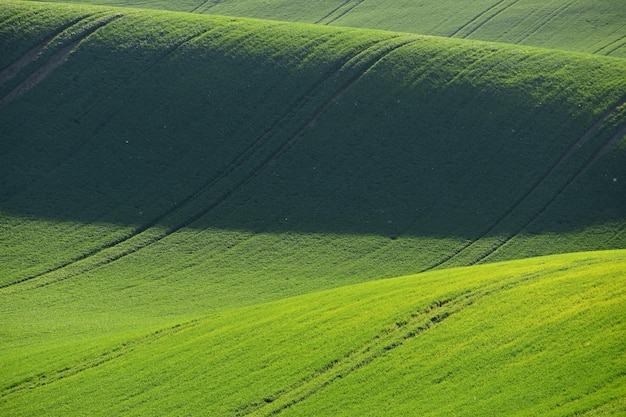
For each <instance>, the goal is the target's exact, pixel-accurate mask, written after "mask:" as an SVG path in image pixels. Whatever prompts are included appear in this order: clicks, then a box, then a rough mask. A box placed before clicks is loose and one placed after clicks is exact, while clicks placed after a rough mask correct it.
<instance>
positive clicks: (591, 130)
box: [421, 100, 626, 272]
mask: <svg viewBox="0 0 626 417" xmlns="http://www.w3.org/2000/svg"><path fill="white" fill-rule="evenodd" d="M624 104H626V103H624V102H623V101H621V100H620V102H619V104H617V105H615V106H613V107H612V108H611V109H610V110H609V111H608V112H606V113H605V114H604V115H603V116H602V117H601V118H600V119H599V120H597V121H596V122H595V123H594V124H593V125H592V126H591V127H590V128H589V129H587V131H585V133H583V134H582V135H581V136H580V138H578V140H577V141H576V142H575V143H574V144H573V145H572V146H570V147H569V148H568V149H567V150H566V151H565V152H564V153H563V154H562V156H561V157H559V158H558V159H557V160H556V161H555V162H554V163H553V164H552V165H551V166H550V168H549V169H548V171H546V173H545V174H544V175H542V176H541V177H540V178H539V179H538V180H537V181H535V183H534V184H533V185H532V186H531V187H530V188H529V189H528V190H527V191H526V192H524V193H523V194H522V195H521V196H520V197H519V198H518V199H517V200H516V201H515V202H514V203H513V205H512V206H511V207H510V208H509V209H508V210H507V211H506V212H505V213H504V214H503V215H502V216H501V217H500V218H499V219H498V220H497V221H496V222H495V223H493V224H492V225H491V226H490V227H489V228H488V229H487V230H486V231H485V232H483V233H482V234H481V235H480V236H478V237H477V238H476V239H474V240H472V241H470V242H468V243H467V244H466V245H464V246H462V247H461V248H460V249H459V250H458V251H455V252H454V253H452V254H450V255H449V256H446V257H445V258H443V259H441V260H440V261H438V262H436V263H435V264H433V265H432V266H430V267H428V268H426V269H424V270H423V271H421V272H424V271H428V270H431V269H435V268H438V267H441V266H442V265H444V264H446V263H448V262H450V261H452V260H453V259H455V258H456V257H458V256H459V255H461V254H463V253H464V252H466V251H469V250H471V249H472V248H473V247H474V246H476V245H478V242H480V241H482V240H483V239H484V238H486V237H488V236H489V235H491V234H492V232H493V231H494V230H496V229H497V228H498V227H499V226H501V225H502V224H503V223H504V222H505V220H507V219H508V218H509V216H511V214H513V213H514V212H515V211H516V210H517V209H518V208H519V207H520V206H521V205H522V204H523V203H524V202H526V201H527V200H528V198H529V197H530V196H531V195H532V194H533V193H535V192H538V190H539V188H540V187H541V186H542V185H543V184H544V183H546V182H548V181H549V179H550V177H551V176H552V174H553V173H554V172H555V171H556V170H557V169H558V168H560V167H561V166H562V165H563V164H564V163H565V162H566V161H567V160H568V159H569V158H570V157H571V156H572V155H573V154H574V153H575V152H576V151H578V150H579V149H580V148H581V147H582V146H583V145H584V144H585V143H586V142H588V141H589V140H590V139H591V138H592V137H593V136H594V135H595V134H597V133H598V131H599V130H600V128H601V126H602V125H603V124H604V123H605V122H606V121H607V119H609V117H611V116H612V115H613V114H615V113H616V112H617V111H618V108H619V107H621V106H623V105H624ZM624 133H626V127H624V128H622V129H621V130H620V131H619V132H618V133H617V134H616V135H614V136H612V137H611V139H610V140H609V141H607V142H606V143H605V144H604V145H603V146H602V147H601V148H600V149H599V150H597V151H596V153H595V154H594V156H592V158H590V159H589V160H588V162H587V163H585V164H584V165H583V166H582V167H581V168H579V170H578V171H577V173H576V174H575V175H574V176H573V177H571V178H570V179H569V180H568V181H567V182H566V183H565V185H563V186H562V187H561V188H560V189H559V190H557V192H556V194H555V195H554V196H553V197H552V198H551V199H550V200H549V201H548V202H547V203H546V204H545V205H544V206H542V208H541V209H540V210H539V211H537V212H536V213H535V214H534V215H531V217H530V219H529V220H528V221H526V222H525V223H524V225H523V226H522V227H518V228H517V230H516V231H515V232H511V233H508V234H509V236H508V237H507V238H506V239H504V240H502V241H501V242H498V243H497V244H496V245H494V246H492V247H491V248H490V249H489V250H488V251H487V252H486V253H483V254H481V255H479V256H478V257H475V258H473V259H472V260H471V261H470V262H469V265H473V264H475V263H477V262H480V261H481V260H484V259H485V258H487V257H488V256H490V255H491V254H493V253H494V252H495V251H496V250H498V249H499V248H500V247H502V246H503V245H505V244H506V243H507V242H508V241H510V240H511V239H512V238H513V237H515V236H516V235H517V234H519V233H520V232H521V231H522V230H524V229H525V228H526V227H527V226H528V225H529V224H530V223H532V222H533V221H534V220H535V219H536V218H537V217H539V215H540V214H541V213H543V212H544V211H545V210H546V209H547V207H548V206H549V205H550V204H552V202H553V201H554V200H556V198H557V197H558V196H559V195H560V194H561V193H562V192H563V190H565V188H567V187H568V186H569V184H571V183H572V182H573V181H574V180H575V179H576V178H578V177H579V176H580V175H581V174H582V172H584V171H585V170H586V169H587V167H589V166H590V165H592V164H593V163H594V162H595V160H597V158H599V157H600V156H601V154H602V152H603V150H605V149H608V148H609V147H610V146H611V145H612V144H613V143H615V142H616V141H618V140H619V139H621V137H623V134H624ZM620 135H621V136H620Z"/></svg>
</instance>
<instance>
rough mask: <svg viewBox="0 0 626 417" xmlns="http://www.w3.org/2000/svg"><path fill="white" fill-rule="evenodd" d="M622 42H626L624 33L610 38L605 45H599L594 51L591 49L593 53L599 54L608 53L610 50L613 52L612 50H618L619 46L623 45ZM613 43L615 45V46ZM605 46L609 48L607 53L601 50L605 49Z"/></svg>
mask: <svg viewBox="0 0 626 417" xmlns="http://www.w3.org/2000/svg"><path fill="white" fill-rule="evenodd" d="M624 43H626V35H624V36H620V37H619V38H617V39H614V40H612V41H611V42H609V43H607V44H606V45H603V46H601V47H600V48H598V49H596V50H595V51H593V53H594V54H601V55H608V54H610V53H611V52H614V51H616V50H618V49H619V48H621V47H622V46H624ZM615 45H617V46H615ZM607 48H611V49H610V51H609V52H608V53H604V52H602V51H603V50H605V49H607Z"/></svg>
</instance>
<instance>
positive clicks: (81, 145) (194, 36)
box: [0, 28, 217, 203]
mask: <svg viewBox="0 0 626 417" xmlns="http://www.w3.org/2000/svg"><path fill="white" fill-rule="evenodd" d="M216 29H217V28H211V29H209V30H204V31H200V32H199V33H196V34H191V35H188V36H186V37H185V38H183V39H182V40H181V41H180V42H179V43H177V44H175V45H173V46H172V47H171V48H169V49H168V50H167V51H166V52H165V53H164V54H162V55H161V56H160V57H158V58H157V59H156V60H155V61H153V62H152V63H151V64H149V65H147V66H146V67H145V68H144V69H143V70H142V71H139V72H138V73H137V74H136V75H135V76H134V83H135V84H136V83H137V81H138V80H139V79H141V77H142V76H143V75H145V74H146V73H147V72H148V71H150V70H151V69H152V68H154V67H155V66H156V65H158V64H159V63H161V62H162V61H164V60H165V59H167V57H169V56H170V55H171V54H173V53H174V52H175V51H176V50H177V49H178V48H180V47H181V46H183V45H185V44H187V43H189V42H191V41H193V40H195V39H197V38H200V37H202V36H205V35H207V34H208V33H211V32H212V31H214V30H216ZM132 84H133V83H129V80H121V81H119V82H118V83H117V85H116V86H114V87H112V88H111V89H110V91H111V92H116V91H120V90H122V89H126V88H128V86H129V85H132ZM102 101H103V100H99V101H93V102H92V103H91V104H90V105H89V106H88V107H87V108H86V109H85V110H84V112H83V113H82V114H81V115H80V116H79V117H77V118H76V119H77V120H79V121H80V120H82V119H84V118H85V117H86V116H88V115H89V114H91V113H92V112H94V111H98V110H99V109H100V104H101V102H102ZM104 126H105V124H102V125H99V126H98V128H97V129H95V130H93V132H92V136H95V135H96V134H98V133H99V132H100V131H101V130H102V129H103V128H104ZM89 139H90V138H85V139H84V140H83V141H81V142H80V143H79V144H78V146H76V147H74V148H73V149H72V152H70V153H68V154H67V155H66V156H65V157H64V158H63V159H62V160H60V161H59V162H58V163H56V164H55V165H54V166H53V167H51V168H49V169H48V170H47V171H45V172H44V173H43V175H42V176H40V178H39V179H38V180H34V181H33V182H31V183H30V184H28V185H34V184H37V182H38V181H41V180H43V179H45V178H46V177H48V176H50V175H51V174H53V173H54V172H55V171H56V170H58V169H60V168H61V167H63V166H64V165H66V164H68V163H69V162H70V161H71V160H72V159H73V158H74V157H76V156H77V155H79V154H80V152H81V151H82V150H83V149H84V148H85V146H86V145H87V144H88V143H89ZM26 191H28V189H27V188H25V187H22V188H21V189H20V190H18V192H17V193H15V194H13V195H9V196H3V198H2V199H0V202H2V203H4V202H7V201H10V200H11V199H12V198H15V197H16V196H19V195H20V194H21V193H24V192H26Z"/></svg>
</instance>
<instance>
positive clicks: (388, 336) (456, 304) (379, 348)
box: [233, 268, 556, 417]
mask: <svg viewBox="0 0 626 417" xmlns="http://www.w3.org/2000/svg"><path fill="white" fill-rule="evenodd" d="M554 269H555V270H556V268H554ZM543 273H545V271H541V272H532V273H529V274H526V275H521V276H517V277H514V278H505V279H503V280H501V281H497V282H495V283H490V284H486V285H483V286H480V287H478V288H475V289H472V290H468V291H465V292H463V293H460V294H457V295H454V296H448V297H445V298H442V299H440V300H437V301H435V302H433V303H432V304H431V305H430V306H428V307H426V308H424V309H421V310H418V311H416V312H414V313H412V314H410V315H409V316H405V317H404V318H401V319H398V320H396V323H395V324H393V325H391V326H390V327H389V328H387V329H386V330H384V331H382V332H381V333H379V334H377V335H375V336H374V337H373V338H372V339H370V340H369V341H367V342H365V343H364V344H362V345H361V346H360V347H358V348H356V349H354V350H352V351H351V352H348V353H347V354H346V355H344V356H343V357H342V358H339V359H336V360H333V361H331V362H330V363H328V364H327V365H326V366H325V367H324V368H323V369H321V370H319V371H318V372H316V373H314V374H312V375H309V376H308V377H306V378H305V379H303V380H301V381H300V382H297V383H295V384H293V385H292V386H290V387H287V388H285V389H283V390H281V391H278V392H275V393H273V394H270V395H268V396H266V397H265V398H264V399H263V401H259V402H256V403H253V404H246V405H244V406H241V407H240V408H239V409H238V410H236V413H235V414H234V415H233V417H269V416H275V415H278V414H280V413H281V412H283V411H285V410H286V409H288V408H290V407H294V406H297V405H298V404H299V403H302V402H304V401H306V400H307V399H309V398H311V397H312V396H314V395H316V394H318V393H319V392H321V391H322V390H324V389H326V388H328V387H329V386H330V385H332V384H333V383H335V382H338V381H340V380H341V379H343V378H345V377H347V376H349V375H350V374H352V373H354V372H357V371H359V370H360V369H361V368H364V367H366V366H367V365H369V364H371V363H373V362H374V361H376V360H377V359H379V358H381V357H383V356H385V355H388V354H390V353H393V350H394V349H396V348H398V347H400V346H402V345H404V344H405V343H407V342H410V341H412V340H415V339H416V338H418V337H420V336H422V335H424V334H425V333H426V332H428V331H429V330H431V329H434V328H435V327H437V326H438V325H440V324H441V323H442V322H444V321H445V320H447V319H448V318H450V317H452V316H454V315H456V314H458V313H461V312H463V311H464V310H465V309H466V308H468V307H470V306H471V305H473V304H475V303H476V302H478V301H479V300H481V299H483V298H485V297H488V296H491V295H494V294H496V293H499V292H502V291H507V290H509V289H512V288H515V287H517V286H519V285H523V284H524V283H526V282H528V281H531V280H533V279H534V278H536V277H537V276H540V274H543Z"/></svg>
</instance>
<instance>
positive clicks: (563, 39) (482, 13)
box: [73, 0, 626, 58]
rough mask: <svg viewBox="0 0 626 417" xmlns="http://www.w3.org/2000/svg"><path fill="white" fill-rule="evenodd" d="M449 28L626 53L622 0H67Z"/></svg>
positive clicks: (459, 33)
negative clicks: (177, 0)
mask: <svg viewBox="0 0 626 417" xmlns="http://www.w3.org/2000/svg"><path fill="white" fill-rule="evenodd" d="M73 2H89V3H94V4H97V3H100V4H108V5H115V6H133V7H150V8H161V9H168V10H179V11H193V12H194V13H209V14H221V15H233V16H245V17H254V18H261V19H275V20H285V21H293V22H306V23H318V24H332V25H337V26H352V27H363V28H373V29H385V30H396V31H404V32H411V33H419V34H424V35H437V36H454V37H463V38H471V39H479V40H486V41H497V42H506V43H512V44H523V45H532V46H540V47H546V48H553V49H564V50H570V51H579V52H587V53H597V54H601V55H611V56H615V57H621V58H624V57H626V23H624V22H626V6H625V5H624V2H623V1H621V0H608V1H602V2H600V3H599V2H597V1H593V0H551V1H541V0H481V1H472V2H464V3H463V4H462V5H459V3H458V2H456V1H452V0H447V1H433V0H420V1H414V0H392V1H386V2H380V1H375V0H348V1H346V0H324V1H316V2H309V1H304V0H301V1H292V0H275V1H272V2H269V3H268V2H266V1H264V0H224V1H213V0H208V1H203V2H200V1H190V2H172V1H165V0H153V1H132V2H130V3H129V2H120V1H117V0H115V1H110V0H73Z"/></svg>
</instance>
